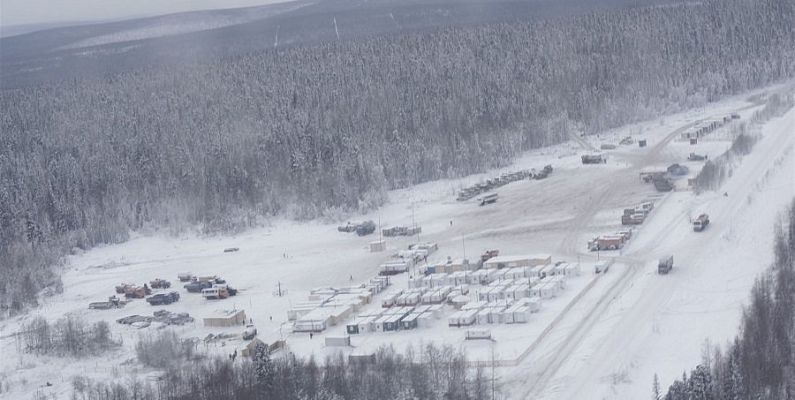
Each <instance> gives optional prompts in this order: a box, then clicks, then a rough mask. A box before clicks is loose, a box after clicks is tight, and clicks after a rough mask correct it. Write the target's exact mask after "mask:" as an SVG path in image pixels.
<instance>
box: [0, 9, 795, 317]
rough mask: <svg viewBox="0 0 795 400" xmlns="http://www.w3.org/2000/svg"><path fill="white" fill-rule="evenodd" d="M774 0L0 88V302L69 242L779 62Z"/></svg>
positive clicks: (455, 167)
mask: <svg viewBox="0 0 795 400" xmlns="http://www.w3.org/2000/svg"><path fill="white" fill-rule="evenodd" d="M794 27H795V11H793V2H792V1H790V0H707V1H703V2H698V3H688V4H681V5H675V6H666V7H651V8H634V9H624V10H615V11H609V12H595V13H591V14H586V15H581V16H574V17H567V18H560V19H553V20H546V21H536V22H516V23H502V24H494V25H482V26H472V27H460V28H445V29H440V30H437V31H431V32H423V33H411V34H405V35H393V36H378V37H371V38H366V39H358V40H350V41H341V42H334V43H326V44H317V45H312V46H306V47H297V48H291V49H283V50H269V51H261V52H256V53H250V54H247V55H244V56H238V57H230V58H224V59H217V60H204V61H203V63H199V64H193V65H185V66H163V67H158V68H151V69H144V70H137V71H134V72H130V73H124V74H120V75H114V76H107V77H104V78H102V79H94V80H73V81H69V82H68V83H62V84H52V85H49V86H46V85H45V86H37V87H28V88H22V89H14V90H5V91H2V92H0V93H1V95H0V101H1V102H2V104H0V113H1V115H2V120H1V121H0V124H2V125H0V129H2V135H1V136H0V243H2V244H0V246H2V247H1V248H0V260H2V261H0V263H2V264H3V265H2V267H3V270H4V271H9V270H10V273H7V274H6V279H3V280H2V281H0V303H1V304H3V305H4V307H5V309H6V311H11V312H13V311H15V310H19V309H21V308H22V307H23V306H24V305H25V304H26V303H30V304H33V303H35V300H36V297H35V293H36V292H38V291H39V290H40V289H41V288H42V287H44V286H46V285H50V284H53V283H55V282H57V280H58V279H57V275H56V274H54V273H52V272H51V269H50V266H51V265H53V264H54V263H55V262H56V261H57V259H58V258H59V257H60V256H61V255H63V254H65V253H66V252H67V251H68V250H69V249H71V248H73V247H80V248H90V247H91V246H93V245H95V244H97V243H108V242H118V241H123V240H125V239H126V238H127V235H128V232H129V231H130V230H136V229H141V228H144V227H163V228H168V229H174V230H180V229H183V228H184V227H188V226H195V225H198V226H200V227H202V228H203V229H204V230H205V231H208V232H209V231H227V230H235V229H240V228H242V227H245V226H247V225H250V224H252V223H253V221H254V220H255V219H256V217H257V216H262V215H273V214H283V215H289V216H293V217H297V218H313V217H318V216H321V215H323V213H325V212H329V210H332V211H333V210H340V209H342V210H345V209H367V208H371V207H374V206H377V205H379V204H381V203H382V202H383V201H384V199H385V191H386V190H388V189H391V188H396V187H402V186H406V185H410V184H413V183H418V182H423V181H427V180H432V179H437V178H445V177H455V176H462V175H465V174H470V173H473V172H477V171H482V170H484V169H487V168H491V167H498V166H504V165H507V164H508V163H510V162H511V160H512V158H513V157H514V156H516V155H517V154H519V153H520V152H521V151H523V150H526V149H530V148H535V147H539V146H544V145H549V144H553V143H558V142H561V141H562V140H565V139H566V137H567V135H568V134H570V133H573V132H579V131H584V132H587V133H592V132H597V131H600V130H603V129H607V128H611V127H616V126H619V125H622V124H625V123H628V122H632V121H637V120H640V119H644V118H649V117H653V116H656V115H660V114H663V113H668V112H673V111H676V110H681V109H683V108H687V107H691V106H694V105H700V104H704V103H705V102H708V101H711V100H714V99H717V98H719V97H721V96H725V95H729V94H733V93H738V92H742V91H745V90H748V89H751V88H755V87H759V86H761V85H765V84H769V83H771V82H776V81H779V80H782V79H785V78H789V77H792V76H793V75H795V28H794Z"/></svg>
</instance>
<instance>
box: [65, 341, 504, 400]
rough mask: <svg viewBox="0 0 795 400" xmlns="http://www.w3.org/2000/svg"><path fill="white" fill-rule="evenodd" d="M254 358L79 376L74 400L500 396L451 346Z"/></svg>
mask: <svg viewBox="0 0 795 400" xmlns="http://www.w3.org/2000/svg"><path fill="white" fill-rule="evenodd" d="M254 353H255V354H254V356H253V357H252V359H242V357H238V358H237V359H236V360H230V359H228V358H214V359H209V360H204V361H195V360H194V361H191V362H178V363H175V364H172V366H170V367H169V368H168V369H167V370H166V371H165V373H164V374H163V375H162V376H161V377H160V380H159V381H158V382H156V383H152V382H151V381H150V382H141V381H138V380H136V379H134V378H132V379H124V380H121V381H117V382H112V383H107V382H94V381H91V380H89V379H86V378H85V377H81V376H76V377H74V378H73V380H72V389H73V391H72V392H73V393H72V399H75V400H132V399H135V400H217V399H239V400H372V399H379V400H393V399H394V400H404V399H412V400H486V399H492V393H493V392H494V393H496V394H499V393H500V392H499V388H498V387H497V386H496V383H495V382H494V381H493V380H492V379H491V375H490V374H486V373H485V372H484V371H483V370H477V371H475V372H472V371H470V370H469V368H468V367H467V366H466V359H465V358H464V355H463V354H462V353H461V352H459V351H454V350H453V349H452V348H451V347H449V346H448V347H442V348H439V347H435V346H433V345H429V346H426V347H424V348H421V349H419V350H411V349H410V350H409V351H407V352H406V353H405V354H398V353H397V352H395V351H394V350H393V349H392V348H382V349H380V350H378V351H377V352H376V353H374V355H373V357H372V358H366V359H360V360H359V361H353V362H352V361H349V360H348V358H347V357H345V356H343V355H341V354H340V355H338V356H331V357H328V358H326V359H325V360H324V362H323V363H322V364H318V363H316V362H315V360H314V359H311V358H310V359H306V360H304V359H299V358H296V357H295V356H293V355H292V354H281V355H279V356H278V357H273V358H272V357H271V355H270V354H269V352H268V350H267V346H265V345H261V346H260V347H257V348H256V349H255V350H254ZM139 355H140V353H139ZM495 398H496V397H495Z"/></svg>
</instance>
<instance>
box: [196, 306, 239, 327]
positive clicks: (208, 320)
mask: <svg viewBox="0 0 795 400" xmlns="http://www.w3.org/2000/svg"><path fill="white" fill-rule="evenodd" d="M245 323H246V312H245V311H243V310H217V311H215V313H213V314H212V315H211V316H209V317H205V318H204V326H206V327H220V328H223V327H230V326H238V325H244V324H245Z"/></svg>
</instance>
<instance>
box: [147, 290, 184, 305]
mask: <svg viewBox="0 0 795 400" xmlns="http://www.w3.org/2000/svg"><path fill="white" fill-rule="evenodd" d="M146 301H147V302H148V303H149V304H151V305H153V306H159V305H164V304H171V303H175V302H177V301H179V293H177V292H170V293H158V294H156V295H154V296H150V297H147V298H146Z"/></svg>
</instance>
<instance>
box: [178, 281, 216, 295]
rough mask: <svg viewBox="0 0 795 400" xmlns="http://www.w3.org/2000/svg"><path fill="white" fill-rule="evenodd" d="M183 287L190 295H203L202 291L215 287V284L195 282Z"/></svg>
mask: <svg viewBox="0 0 795 400" xmlns="http://www.w3.org/2000/svg"><path fill="white" fill-rule="evenodd" d="M183 287H184V288H185V290H187V291H188V293H201V292H202V290H204V289H208V288H211V287H213V284H212V283H211V282H205V281H200V280H195V281H193V282H191V283H188V284H185V286H183Z"/></svg>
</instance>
